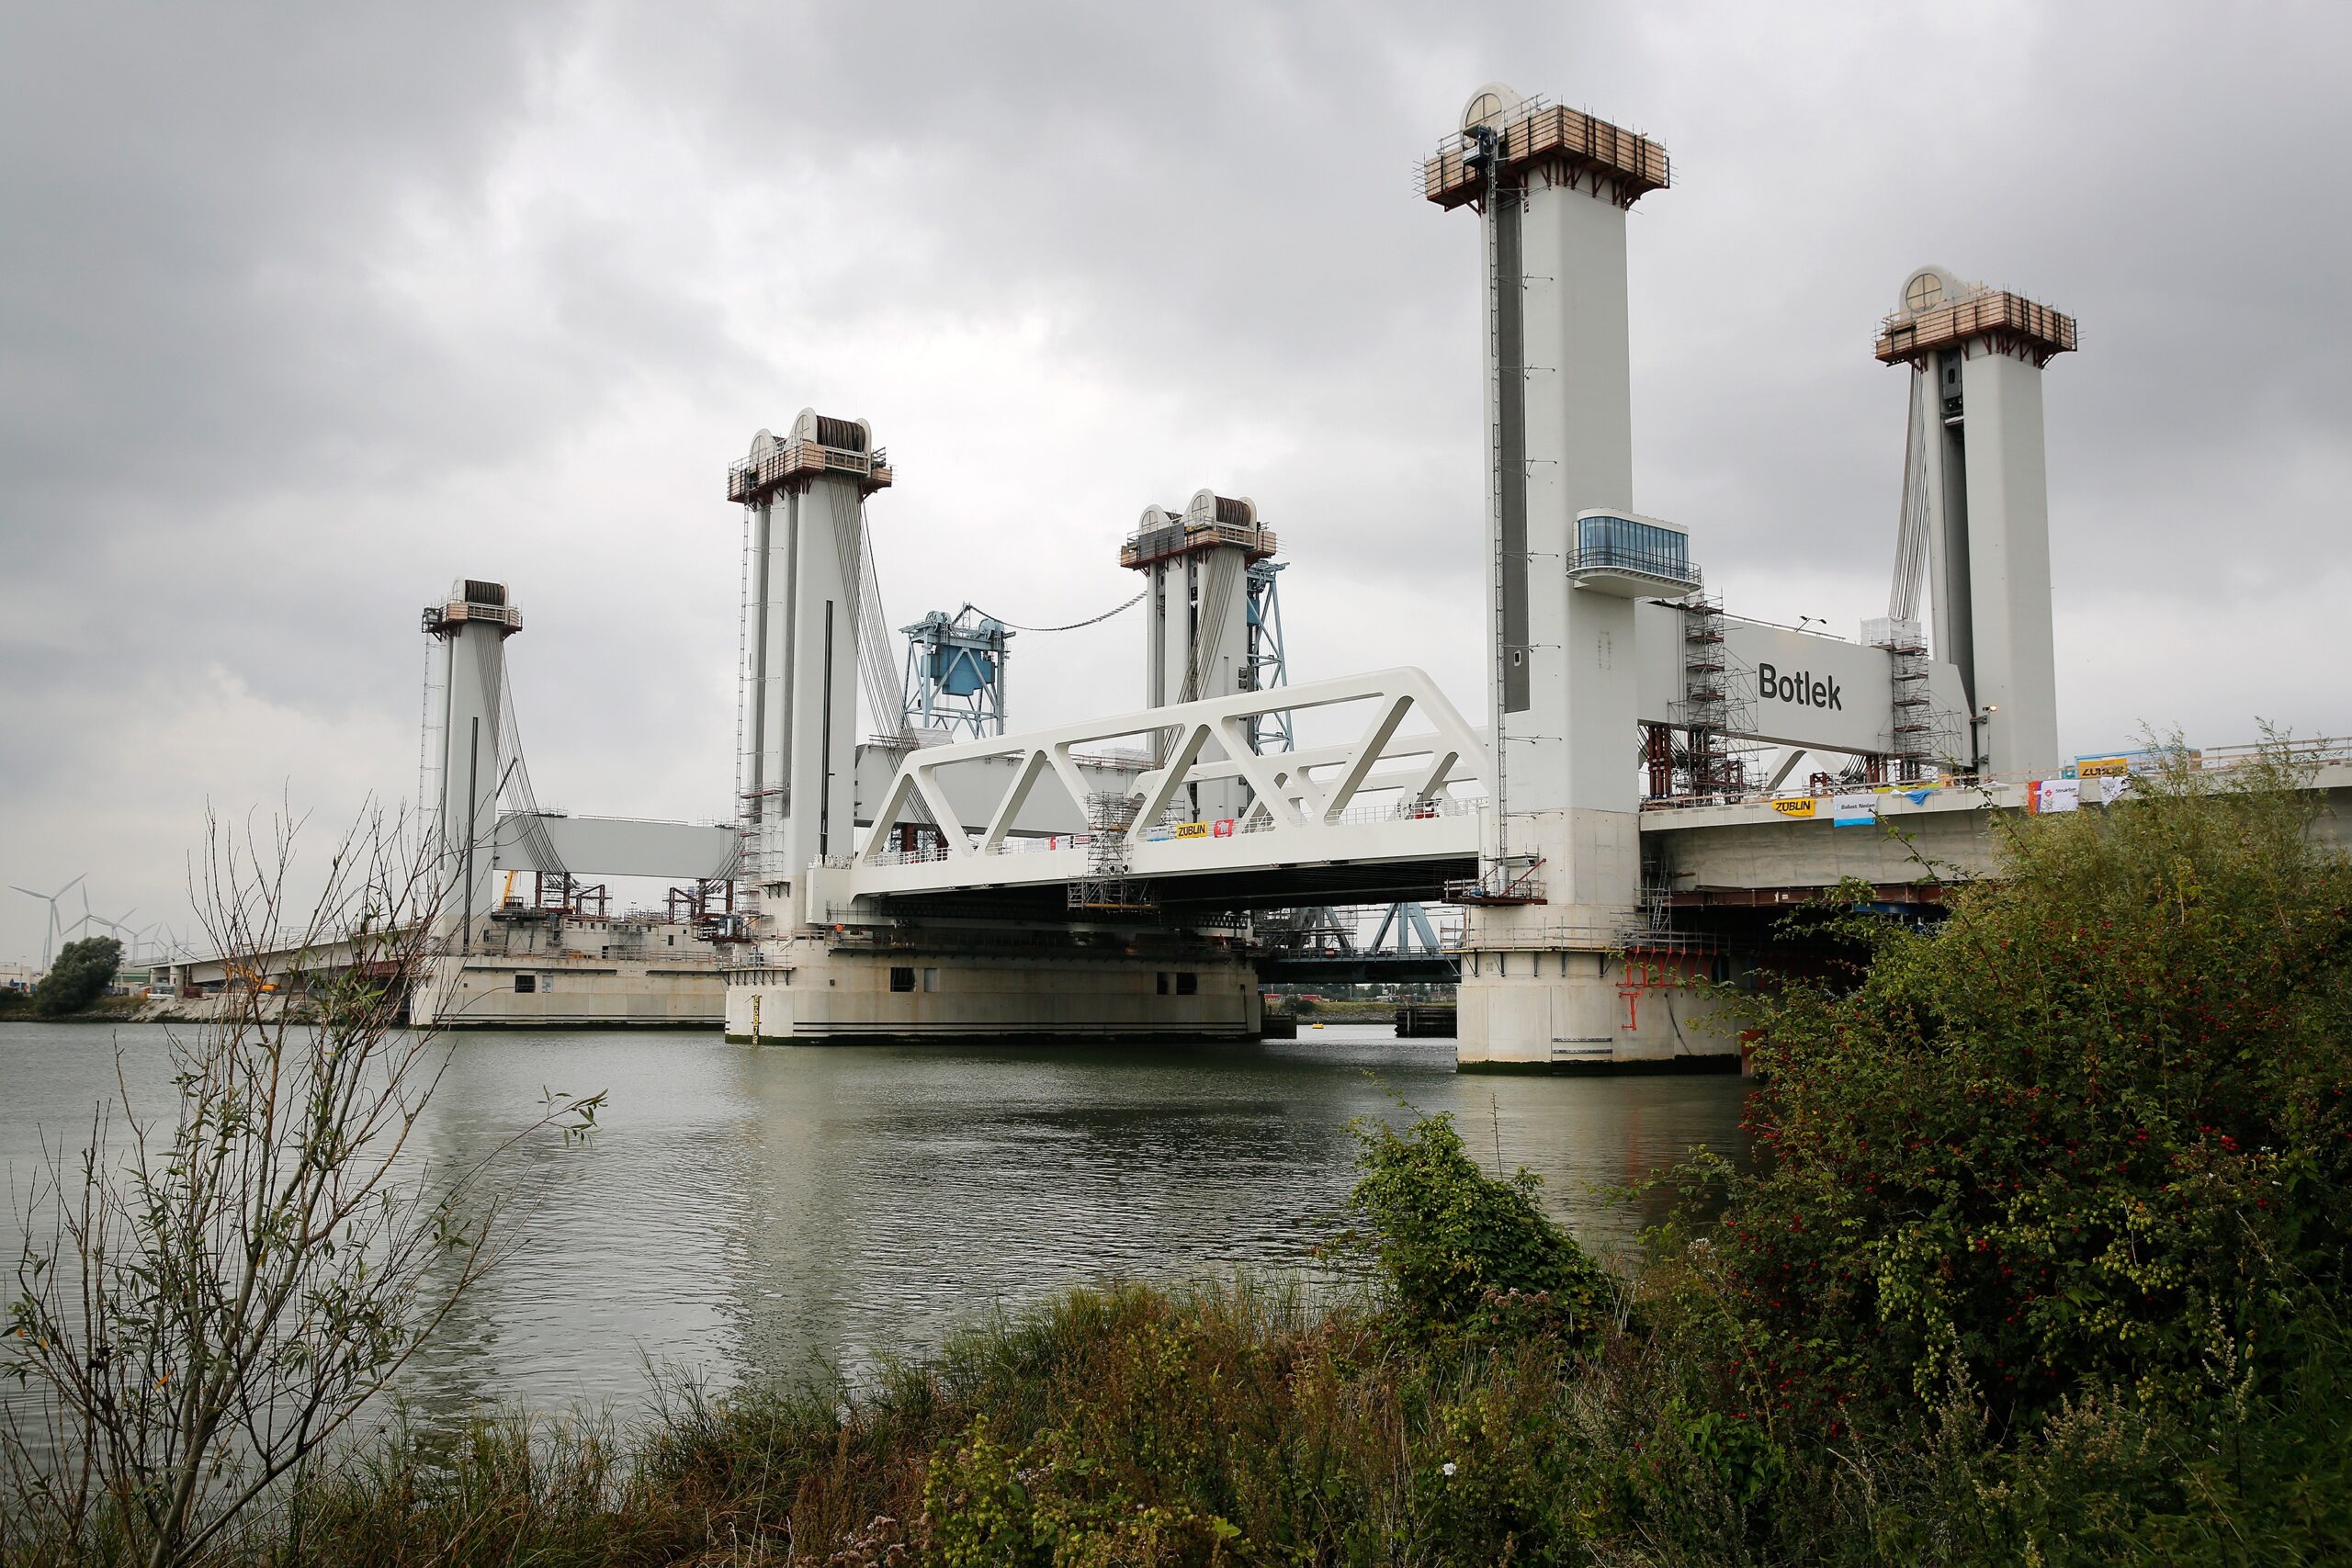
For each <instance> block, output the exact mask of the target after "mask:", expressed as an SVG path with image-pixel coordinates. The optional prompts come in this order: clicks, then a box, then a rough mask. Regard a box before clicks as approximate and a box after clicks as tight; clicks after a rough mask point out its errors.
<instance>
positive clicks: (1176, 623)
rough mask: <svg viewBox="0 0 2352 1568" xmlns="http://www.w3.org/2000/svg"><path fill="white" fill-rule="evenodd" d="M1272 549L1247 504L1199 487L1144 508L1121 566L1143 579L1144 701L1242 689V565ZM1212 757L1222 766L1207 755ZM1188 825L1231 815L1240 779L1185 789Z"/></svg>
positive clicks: (1246, 640) (1247, 670) (1245, 602)
mask: <svg viewBox="0 0 2352 1568" xmlns="http://www.w3.org/2000/svg"><path fill="white" fill-rule="evenodd" d="M1274 550H1275V539H1274V535H1273V532H1272V530H1271V529H1268V528H1265V527H1262V526H1261V525H1260V524H1259V521H1258V508H1257V505H1256V503H1255V502H1251V501H1250V500H1249V499H1247V498H1246V497H1244V498H1240V499H1236V498H1234V497H1231V496H1223V495H1219V494H1217V493H1216V491H1211V490H1203V491H1194V492H1193V499H1192V500H1191V501H1190V502H1186V503H1185V506H1184V509H1183V510H1182V512H1175V511H1170V509H1168V508H1167V507H1163V506H1148V507H1146V508H1144V513H1143V516H1142V518H1141V519H1140V520H1139V521H1138V522H1137V523H1136V531H1135V533H1134V534H1133V535H1132V536H1129V538H1128V539H1127V541H1126V543H1125V545H1124V546H1122V547H1120V550H1119V564H1120V565H1121V566H1124V567H1126V568H1128V569H1129V570H1134V571H1138V572H1141V573H1142V574H1143V577H1144V581H1145V585H1146V586H1145V599H1144V705H1145V706H1146V707H1155V708H1159V707H1173V706H1175V705H1178V704H1182V703H1191V702H1199V701H1201V700H1202V699H1204V698H1207V697H1223V696H1230V695H1231V694H1234V693H1236V692H1238V691H1243V690H1246V689H1248V688H1247V682H1249V681H1250V679H1251V677H1252V675H1253V671H1252V668H1251V665H1250V567H1251V566H1252V565H1253V564H1255V563H1256V562H1259V561H1261V560H1266V559H1269V558H1272V555H1273V554H1274ZM1210 760H1211V761H1217V760H1220V759H1218V758H1214V757H1213V758H1211V759H1210ZM1188 788H1189V790H1190V792H1191V797H1190V798H1189V799H1188V800H1187V801H1186V803H1185V805H1184V806H1183V807H1182V808H1181V809H1182V810H1184V811H1186V812H1188V813H1190V814H1191V817H1192V818H1194V819H1212V818H1231V817H1238V816H1239V815H1240V814H1241V810H1242V807H1243V805H1244V804H1245V797H1246V794H1247V792H1246V790H1245V789H1244V787H1243V786H1242V784H1241V783H1240V781H1238V780H1229V781H1226V782H1222V783H1214V784H1193V785H1190V786H1188Z"/></svg>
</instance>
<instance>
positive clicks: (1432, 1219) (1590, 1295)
mask: <svg viewBox="0 0 2352 1568" xmlns="http://www.w3.org/2000/svg"><path fill="white" fill-rule="evenodd" d="M1355 1134H1356V1139H1357V1143H1358V1145H1360V1160H1361V1163H1362V1165H1363V1179H1361V1180H1359V1181H1358V1182H1357V1183H1356V1187H1355V1190H1354V1192H1353V1193H1352V1194H1351V1196H1350V1198H1349V1201H1348V1202H1349V1211H1350V1215H1351V1221H1352V1222H1353V1223H1352V1225H1351V1230H1350V1231H1349V1233H1348V1234H1347V1235H1346V1236H1345V1237H1344V1238H1343V1239H1342V1242H1341V1245H1340V1248H1339V1251H1340V1253H1341V1254H1342V1255H1343V1256H1351V1257H1354V1258H1359V1259H1362V1260H1363V1261H1367V1262H1369V1263H1370V1264H1371V1265H1372V1266H1373V1268H1374V1269H1375V1270H1376V1273H1377V1276H1378V1279H1379V1281H1380V1284H1381V1287H1382V1290H1383V1292H1384V1294H1385V1297H1386V1298H1387V1301H1388V1305H1389V1314H1388V1315H1389V1319H1390V1321H1391V1323H1392V1324H1393V1325H1396V1326H1397V1327H1398V1328H1400V1329H1401V1330H1402V1331H1403V1332H1405V1333H1406V1334H1407V1335H1408V1336H1435V1337H1460V1338H1464V1339H1467V1340H1470V1341H1487V1342H1496V1341H1499V1342H1516V1341H1520V1340H1523V1339H1526V1338H1529V1337H1536V1336H1542V1335H1557V1336H1560V1337H1565V1338H1568V1339H1572V1340H1573V1339H1577V1338H1581V1337H1586V1336H1589V1335H1590V1334H1591V1333H1593V1332H1594V1331H1595V1330H1596V1329H1597V1328H1598V1327H1599V1326H1600V1325H1601V1324H1602V1323H1604V1322H1606V1321H1607V1320H1608V1317H1609V1314H1610V1312H1611V1307H1612V1305H1613V1303H1614V1292H1612V1290H1611V1285H1610V1280H1609V1275H1608V1273H1607V1271H1606V1270H1604V1269H1601V1267H1600V1265H1599V1264H1597V1263H1595V1262H1593V1261H1592V1259H1591V1258H1588V1257H1587V1256H1586V1255H1585V1252H1584V1249H1583V1248H1581V1247H1578V1246H1577V1244H1576V1242H1575V1240H1574V1239H1573V1238H1572V1237H1570V1236H1569V1235H1568V1234H1567V1233H1566V1231H1564V1230H1562V1229H1561V1228H1560V1227H1559V1225H1558V1224H1555V1222H1554V1221H1553V1220H1552V1219H1551V1217H1550V1216H1548V1215H1547V1214H1545V1213H1544V1210H1543V1208H1542V1206H1541V1205H1540V1204H1539V1203H1538V1201H1537V1196H1536V1195H1537V1194H1538V1193H1539V1192H1540V1191H1541V1190H1542V1186H1543V1184H1542V1179H1541V1178H1539V1177H1537V1176H1536V1175H1535V1174H1534V1173H1533V1172H1532V1171H1530V1170H1526V1169H1524V1168H1522V1169H1521V1170H1519V1171H1518V1172H1516V1173H1515V1174H1513V1175H1512V1176H1510V1178H1508V1179H1501V1178H1497V1177H1491V1176H1488V1175H1487V1173H1486V1172H1485V1171H1483V1170H1481V1169H1479V1168H1478V1163H1477V1161H1476V1160H1474V1159H1472V1158H1471V1157H1470V1156H1469V1154H1468V1152H1467V1151H1466V1150H1464V1148H1463V1146H1462V1135H1461V1134H1459V1133H1457V1132H1456V1131H1455V1130H1454V1127H1453V1118H1452V1117H1451V1116H1447V1115H1442V1114H1441V1115H1436V1116H1427V1117H1423V1118H1422V1119H1421V1120H1420V1121H1419V1122H1415V1123H1414V1124H1413V1125H1412V1127H1411V1128H1409V1129H1408V1131H1407V1132H1405V1133H1403V1134H1399V1133H1397V1130H1396V1129H1395V1128H1393V1127H1390V1126H1389V1125H1388V1124H1387V1123H1385V1122H1378V1121H1369V1120H1368V1121H1363V1122H1357V1123H1356V1127H1355Z"/></svg>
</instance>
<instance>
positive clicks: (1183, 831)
mask: <svg viewBox="0 0 2352 1568" xmlns="http://www.w3.org/2000/svg"><path fill="white" fill-rule="evenodd" d="M1176 836H1177V837H1178V838H1180V839H1205V838H1207V837H1208V836H1209V825H1208V824H1207V823H1205V822H1179V823H1177V824H1176Z"/></svg>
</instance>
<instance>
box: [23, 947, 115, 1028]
mask: <svg viewBox="0 0 2352 1568" xmlns="http://www.w3.org/2000/svg"><path fill="white" fill-rule="evenodd" d="M121 967H122V943H120V942H117V941H116V940H115V939H114V938H112V937H110V936H90V937H84V938H83V939H82V940H81V941H79V942H67V943H66V944H65V946H64V947H63V948H62V949H61V950H60V951H59V953H58V954H57V960H56V962H55V963H53V964H51V965H50V966H49V973H48V974H46V975H44V976H41V977H40V984H39V985H38V986H35V987H33V1010H34V1011H36V1012H38V1013H40V1015H41V1016H42V1017H44V1018H57V1017H60V1016H62V1015H63V1014H65V1013H69V1012H80V1011H81V1010H83V1009H84V1008H85V1007H88V1006H89V1005H90V1004H91V1003H92V1002H94V1001H96V1000H97V999H98V998H100V997H102V996H104V995H106V990H107V987H108V986H111V985H113V984H114V977H115V972H116V971H117V970H119V969H120V968H121Z"/></svg>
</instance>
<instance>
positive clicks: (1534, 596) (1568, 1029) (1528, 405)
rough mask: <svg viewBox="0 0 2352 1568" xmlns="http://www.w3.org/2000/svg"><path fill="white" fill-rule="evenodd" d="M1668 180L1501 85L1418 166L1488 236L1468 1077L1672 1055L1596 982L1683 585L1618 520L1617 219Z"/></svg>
mask: <svg viewBox="0 0 2352 1568" xmlns="http://www.w3.org/2000/svg"><path fill="white" fill-rule="evenodd" d="M1670 175H1671V171H1670V166H1669V164H1668V158H1667V153H1666V149H1665V148H1663V147H1661V146H1660V145H1658V144H1657V142H1655V141H1650V140H1649V139H1648V138H1646V137H1642V136H1638V135H1635V134H1634V133H1633V132H1631V131H1627V130H1621V129H1620V128H1618V127H1616V126H1614V125H1611V124H1609V123H1608V122H1606V121H1604V120H1599V119H1595V118H1592V117H1590V116H1589V115H1584V114H1579V113H1577V111H1575V110H1572V109H1564V108H1559V107H1552V106H1547V105H1544V104H1542V103H1540V102H1536V101H1532V100H1530V99H1528V98H1526V97H1524V96H1521V94H1519V93H1517V92H1515V91H1513V90H1512V89H1510V88H1509V87H1506V86H1501V85H1492V86H1487V87H1484V88H1481V89H1480V90H1479V91H1478V92H1477V93H1476V94H1475V95H1473V96H1472V97H1471V99H1470V102H1469V104H1468V105H1467V106H1466V107H1464V110H1463V115H1462V121H1461V128H1460V130H1459V131H1458V132H1457V133H1456V134H1455V135H1453V136H1452V137H1449V138H1448V139H1447V141H1445V142H1444V144H1442V146H1441V147H1440V149H1439V152H1438V154H1437V156H1436V157H1434V158H1432V159H1430V161H1429V163H1428V164H1426V165H1425V166H1424V171H1423V194H1424V196H1425V197H1427V198H1428V199H1429V200H1430V201H1432V202H1435V203H1436V204H1437V205H1439V206H1440V207H1442V208H1445V209H1456V208H1465V207H1466V208H1470V209H1473V210H1475V211H1476V212H1477V213H1478V214H1479V216H1480V219H1481V227H1482V231H1483V237H1484V241H1485V243H1484V245H1483V247H1482V254H1481V288H1482V296H1483V304H1484V326H1485V336H1486V345H1487V356H1486V357H1487V457H1488V465H1487V553H1488V560H1489V566H1490V570H1489V572H1488V576H1487V632H1488V654H1489V658H1490V661H1491V662H1490V671H1491V692H1490V705H1491V708H1492V711H1493V715H1494V720H1495V726H1494V733H1495V739H1494V751H1493V756H1492V772H1491V773H1490V775H1489V776H1490V777H1491V778H1492V779H1493V780H1494V781H1495V785H1496V787H1495V801H1494V805H1493V808H1492V811H1491V813H1490V816H1491V818H1492V826H1491V827H1490V829H1489V831H1488V840H1489V841H1488V845H1487V855H1486V863H1485V866H1484V871H1483V874H1482V876H1481V878H1480V882H1479V885H1478V886H1476V887H1474V888H1468V889H1457V890H1456V892H1457V896H1458V897H1460V899H1461V901H1463V902H1464V903H1467V904H1469V905H1470V906H1471V909H1470V913H1469V919H1468V920H1467V922H1466V931H1465V934H1464V954H1463V960H1464V962H1463V974H1462V988H1461V992H1460V997H1461V1004H1462V1006H1461V1018H1460V1052H1459V1056H1460V1060H1461V1062H1462V1064H1463V1065H1464V1066H1469V1067H1476V1066H1611V1065H1614V1064H1617V1063H1621V1062H1623V1061H1626V1060H1631V1059H1636V1058H1643V1057H1649V1056H1657V1055H1673V1054H1675V1053H1674V1042H1675V1040H1676V1039H1677V1038H1678V1037H1679V1031H1678V1030H1677V1029H1676V1026H1675V1021H1674V1020H1673V1019H1672V1017H1671V1016H1668V1015H1667V1010H1664V1009H1654V1010H1652V1011H1651V1013H1650V1015H1649V1016H1648V1017H1646V1018H1644V1017H1641V1016H1640V1014H1641V1010H1640V1009H1639V1008H1638V1007H1634V1008H1632V1009H1631V1010H1630V1011H1631V1012H1632V1014H1633V1015H1634V1018H1633V1021H1632V1022H1631V1023H1630V1024H1629V1023H1628V1021H1627V1015H1628V1012H1629V1008H1628V1005H1627V1003H1626V1002H1625V1001H1624V1000H1623V998H1622V997H1621V996H1620V988H1619V986H1618V982H1617V980H1616V979H1615V978H1613V977H1612V976H1611V964H1612V962H1613V959H1612V952H1611V949H1612V947H1613V946H1614V945H1615V943H1616V941H1617V938H1618V934H1619V933H1620V932H1622V931H1623V930H1624V929H1625V928H1626V926H1627V925H1628V924H1629V923H1630V921H1631V919H1632V918H1633V916H1634V911H1635V909H1636V908H1637V904H1638V896H1639V888H1640V877H1641V834H1640V818H1639V809H1640V799H1639V795H1638V789H1637V778H1636V773H1635V769H1634V747H1635V744H1636V738H1637V736H1638V734H1639V729H1640V718H1641V712H1640V685H1639V668H1638V658H1637V650H1636V646H1635V637H1634V616H1635V611H1634V602H1635V598H1636V597H1637V596H1639V595H1642V594H1652V595H1657V594H1664V595H1668V596H1674V595H1679V594H1680V593H1683V592H1689V591H1690V590H1691V589H1692V588H1695V587H1696V586H1697V579H1696V575H1695V573H1694V572H1692V571H1691V569H1690V566H1689V557H1688V547H1687V540H1686V539H1685V537H1684V536H1683V533H1682V530H1681V529H1679V528H1678V527H1676V526H1674V525H1670V524H1663V523H1660V522H1658V521H1657V520H1656V519H1652V518H1645V517H1642V516H1640V515H1639V514H1637V513H1634V510H1633V504H1634V473H1633V469H1634V456H1633V419H1632V410H1631V402H1632V397H1631V382H1632V371H1631V358H1632V350H1631V346H1630V334H1629V330H1628V324H1627V309H1626V261H1625V214H1626V212H1627V211H1628V210H1629V209H1631V208H1632V207H1633V205H1634V202H1636V201H1638V200H1639V199H1640V198H1641V197H1644V196H1645V195H1647V194H1648V193H1649V192H1651V191H1655V190H1662V189H1665V188H1666V187H1667V186H1668V184H1669V183H1670Z"/></svg>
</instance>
